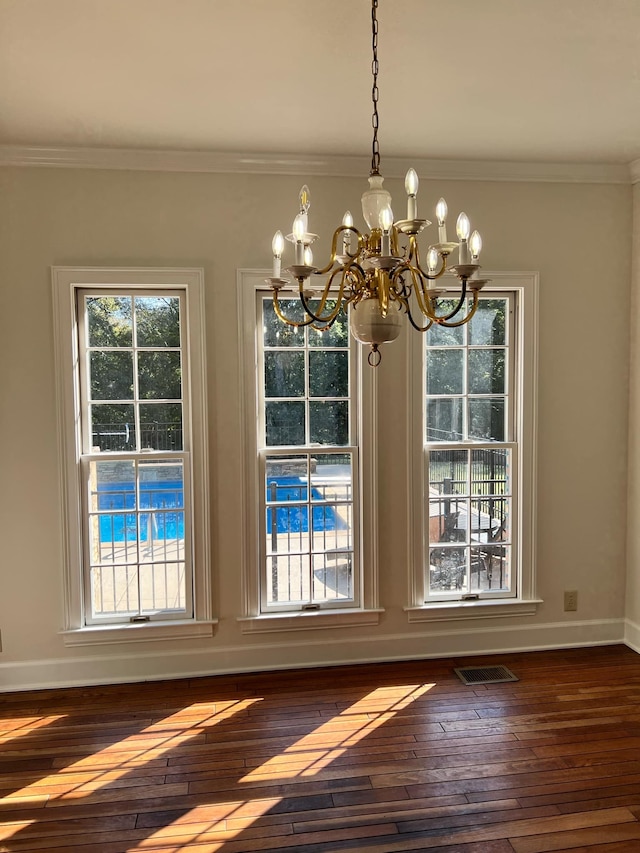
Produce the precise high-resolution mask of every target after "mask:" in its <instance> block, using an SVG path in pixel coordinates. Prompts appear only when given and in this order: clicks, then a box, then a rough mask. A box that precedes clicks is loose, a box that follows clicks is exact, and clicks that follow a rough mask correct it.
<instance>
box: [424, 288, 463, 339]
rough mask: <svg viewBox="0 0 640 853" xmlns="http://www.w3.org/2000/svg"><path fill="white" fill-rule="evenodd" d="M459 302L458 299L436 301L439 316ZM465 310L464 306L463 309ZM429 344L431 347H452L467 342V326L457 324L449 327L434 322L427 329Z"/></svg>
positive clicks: (446, 312)
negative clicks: (451, 327)
mask: <svg viewBox="0 0 640 853" xmlns="http://www.w3.org/2000/svg"><path fill="white" fill-rule="evenodd" d="M457 304H458V300H457V299H439V300H438V301H437V303H436V313H437V315H438V316H439V317H442V316H445V315H446V314H449V313H450V312H451V311H453V309H454V308H455V307H456V305H457ZM462 310H464V307H463V309H462ZM426 334H427V346H429V347H452V346H461V345H462V344H463V343H464V342H465V327H464V326H456V327H455V328H453V329H448V328H447V327H446V326H441V325H440V324H439V323H434V324H433V326H431V328H430V329H428V330H427V333H426Z"/></svg>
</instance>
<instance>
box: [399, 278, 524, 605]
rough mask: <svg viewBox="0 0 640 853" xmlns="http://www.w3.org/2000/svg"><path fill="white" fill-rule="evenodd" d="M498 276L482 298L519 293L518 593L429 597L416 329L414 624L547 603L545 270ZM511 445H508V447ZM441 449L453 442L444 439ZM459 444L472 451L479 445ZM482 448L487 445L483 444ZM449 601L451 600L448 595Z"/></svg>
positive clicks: (513, 387)
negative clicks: (542, 442)
mask: <svg viewBox="0 0 640 853" xmlns="http://www.w3.org/2000/svg"><path fill="white" fill-rule="evenodd" d="M487 278H489V279H490V280H491V282H490V284H488V285H486V291H484V290H483V291H481V293H482V295H492V294H495V295H496V296H498V297H499V296H500V295H501V294H513V295H514V317H513V325H512V332H513V333H514V335H515V339H514V340H512V342H511V344H510V346H511V347H512V348H514V351H513V356H514V359H513V365H514V374H513V376H512V377H510V389H509V391H510V393H511V394H512V396H513V400H512V418H513V421H512V426H513V436H512V438H513V443H512V444H513V445H517V453H516V462H515V466H514V468H515V470H514V471H513V472H512V480H513V483H512V488H513V501H514V503H513V511H514V514H515V517H514V518H513V519H512V538H513V544H512V552H513V560H514V565H515V569H516V571H515V594H509V595H508V596H505V595H504V594H502V595H500V594H497V595H495V596H491V597H489V596H480V597H479V598H478V599H476V600H463V599H462V597H461V595H458V596H456V597H455V598H453V596H451V600H429V601H428V600H426V578H425V573H426V570H425V566H427V565H428V563H429V541H428V539H429V531H428V525H427V523H426V522H427V519H428V492H429V480H428V449H427V447H426V444H425V440H424V435H425V420H424V419H425V407H424V399H425V394H424V359H425V349H426V347H425V341H424V337H423V336H422V335H420V334H417V333H415V334H412V335H411V336H410V340H409V341H408V358H409V360H410V363H411V370H410V378H409V382H410V394H409V399H410V404H409V441H408V446H409V453H408V455H409V458H408V470H409V471H410V472H411V475H410V487H409V488H410V511H409V514H408V518H409V529H408V543H409V555H410V559H409V577H408V584H409V589H408V598H409V604H408V606H407V607H406V608H405V610H406V612H407V615H408V619H409V621H410V622H429V621H438V620H451V619H454V620H455V619H470V618H471V619H472V618H494V617H496V616H512V615H528V614H533V613H535V612H536V609H537V605H538V604H539V603H541V600H540V599H539V598H537V597H536V582H535V580H536V579H535V521H536V517H535V515H536V434H537V360H538V359H537V340H538V284H539V282H538V274H537V273H535V272H490V273H487ZM509 444H510V443H509V442H505V443H501V446H508V445H509ZM431 446H432V447H433V448H434V449H445V448H452V447H454V445H453V444H449V443H446V442H445V443H443V444H442V445H440V443H438V444H437V445H431ZM456 446H457V447H460V448H461V449H463V448H473V447H475V446H476V443H475V442H464V443H460V444H458V445H456ZM478 446H483V444H482V443H479V444H478ZM443 598H445V597H443Z"/></svg>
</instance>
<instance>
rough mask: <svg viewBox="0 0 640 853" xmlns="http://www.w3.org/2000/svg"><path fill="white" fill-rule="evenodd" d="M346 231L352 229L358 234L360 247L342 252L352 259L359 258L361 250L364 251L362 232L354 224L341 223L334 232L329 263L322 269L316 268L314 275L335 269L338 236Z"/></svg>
mask: <svg viewBox="0 0 640 853" xmlns="http://www.w3.org/2000/svg"><path fill="white" fill-rule="evenodd" d="M345 231H350V232H351V233H352V234H355V235H356V237H357V238H358V247H357V249H356V250H355V252H350V251H348V250H347V251H345V252H343V253H342V254H343V255H345V256H346V257H347V258H350V259H352V260H355V258H357V257H358V256H359V254H360V252H361V251H362V247H363V245H364V242H363V237H362V234H361V233H360V232H359V231H358V229H357V228H354V226H353V225H341V226H340V227H339V228H336V230H335V231H334V232H333V239H332V241H331V258H330V260H329V263H328V264H327V265H326V267H323V268H322V269H320V270H316V272H315V273H314V275H326V274H327V273H328V272H330V271H331V270H332V269H333V265H334V264H335V263H336V261H337V259H338V238H339V237H340V235H341V234H343V233H344V232H345Z"/></svg>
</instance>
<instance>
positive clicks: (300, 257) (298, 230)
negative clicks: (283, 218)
mask: <svg viewBox="0 0 640 853" xmlns="http://www.w3.org/2000/svg"><path fill="white" fill-rule="evenodd" d="M303 217H304V214H302V213H299V214H298V215H297V216H296V218H295V219H294V220H293V229H292V230H293V236H294V237H295V238H296V257H295V261H296V266H302V264H304V243H303V240H304V235H305V231H306V229H305V223H304V218H303Z"/></svg>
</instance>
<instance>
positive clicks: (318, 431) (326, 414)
mask: <svg viewBox="0 0 640 853" xmlns="http://www.w3.org/2000/svg"><path fill="white" fill-rule="evenodd" d="M309 433H310V435H309V438H310V440H311V443H312V444H333V445H344V444H349V403H348V402H347V401H346V400H344V401H340V402H335V403H310V404H309Z"/></svg>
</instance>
